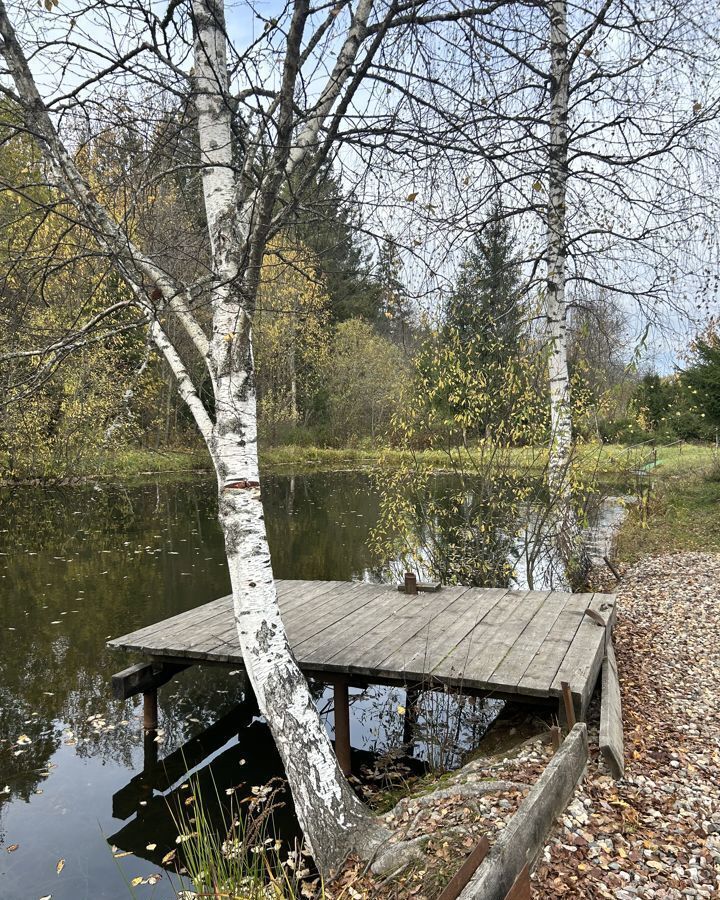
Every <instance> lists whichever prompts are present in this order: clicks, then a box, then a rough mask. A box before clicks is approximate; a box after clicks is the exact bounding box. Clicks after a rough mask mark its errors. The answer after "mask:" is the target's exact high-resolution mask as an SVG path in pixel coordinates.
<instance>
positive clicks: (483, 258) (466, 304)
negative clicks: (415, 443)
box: [439, 203, 524, 433]
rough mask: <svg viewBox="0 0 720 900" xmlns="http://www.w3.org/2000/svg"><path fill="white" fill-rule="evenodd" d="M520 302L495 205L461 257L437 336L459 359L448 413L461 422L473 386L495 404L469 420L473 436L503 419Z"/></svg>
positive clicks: (509, 245)
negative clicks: (460, 376) (459, 376)
mask: <svg viewBox="0 0 720 900" xmlns="http://www.w3.org/2000/svg"><path fill="white" fill-rule="evenodd" d="M520 301H521V292H520V266H519V263H518V261H517V257H516V254H515V246H514V238H513V234H512V230H511V227H510V225H509V224H508V222H507V221H506V220H505V219H504V217H503V215H502V206H501V204H500V203H497V204H496V205H495V207H494V208H493V210H492V212H491V215H490V217H489V218H488V220H487V221H486V223H485V225H484V226H483V228H482V229H481V230H480V232H479V233H478V234H477V235H476V236H475V238H474V239H473V242H472V244H471V246H470V247H469V248H468V249H467V251H466V252H465V255H464V257H463V259H462V262H461V266H460V272H459V275H458V279H457V283H456V285H455V289H454V290H453V292H452V294H451V295H450V297H449V298H448V301H447V303H446V305H445V310H444V323H443V328H442V330H441V332H440V335H439V340H440V344H441V346H443V347H444V348H445V351H446V352H450V353H452V354H453V355H455V356H458V357H459V360H458V361H459V363H460V366H461V368H462V370H463V371H464V372H465V374H466V380H465V384H466V390H459V389H458V388H457V386H455V387H454V388H453V389H452V390H448V393H447V397H446V400H445V403H446V405H447V409H448V413H449V414H450V415H451V416H454V417H456V418H457V417H458V416H460V417H461V418H462V417H463V416H464V410H465V408H466V406H467V404H468V402H469V400H470V395H474V393H475V391H476V389H477V385H478V383H481V386H482V390H483V392H484V395H485V396H487V397H494V398H495V401H494V402H493V403H492V404H491V405H490V406H488V409H487V415H486V416H485V417H483V421H478V420H477V417H475V418H474V421H473V424H474V426H475V427H473V428H472V430H473V431H475V430H476V431H477V432H478V433H486V432H487V430H488V428H490V427H492V426H495V425H497V424H498V423H499V422H501V421H502V420H503V417H504V415H505V412H504V403H503V402H501V401H502V395H503V391H504V387H503V385H505V383H506V372H507V370H508V369H509V367H510V365H511V363H512V361H513V360H514V359H515V358H516V357H517V354H518V353H519V352H520V350H519V346H520V344H521V339H522V337H523V331H524V313H523V309H522V306H521V302H520Z"/></svg>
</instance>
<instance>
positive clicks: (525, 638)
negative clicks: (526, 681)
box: [490, 591, 568, 693]
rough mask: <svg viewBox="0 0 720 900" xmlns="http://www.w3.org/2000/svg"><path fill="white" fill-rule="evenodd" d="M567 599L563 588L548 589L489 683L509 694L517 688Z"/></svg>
mask: <svg viewBox="0 0 720 900" xmlns="http://www.w3.org/2000/svg"><path fill="white" fill-rule="evenodd" d="M567 601H568V594H567V593H565V592H564V591H562V592H561V591H552V592H551V593H550V594H549V595H548V597H547V599H546V600H545V602H544V603H543V604H542V606H541V607H540V609H538V610H537V611H536V612H535V615H534V616H533V617H532V619H531V620H530V622H529V623H528V625H527V628H525V630H524V631H523V632H522V634H521V635H520V636H519V637H518V639H517V640H516V641H515V643H514V644H513V645H512V647H511V648H510V650H509V651H508V653H507V655H506V656H505V658H504V659H503V660H502V661H501V662H500V663H499V664H498V666H497V667H496V669H495V671H494V672H493V673H492V675H491V676H490V681H491V682H497V683H500V684H502V685H505V687H506V690H508V691H509V692H511V693H513V692H516V691H517V686H518V683H519V682H520V680H521V679H522V677H523V675H524V674H525V672H527V670H528V667H529V666H530V663H531V661H532V659H533V657H534V656H535V654H536V653H537V652H538V650H539V649H540V648H541V647H542V645H543V642H544V640H545V638H546V637H547V636H548V634H549V632H550V630H551V629H552V627H553V626H554V625H555V622H556V621H557V619H558V616H559V615H560V613H561V612H562V610H563V608H564V607H565V604H566V603H567Z"/></svg>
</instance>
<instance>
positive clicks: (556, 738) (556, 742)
mask: <svg viewBox="0 0 720 900" xmlns="http://www.w3.org/2000/svg"><path fill="white" fill-rule="evenodd" d="M550 737H551V738H552V745H553V751H554V752H555V753H557V751H558V750H559V749H560V747H561V746H562V732H561V731H560V726H559V725H553V726H552V727H551V728H550Z"/></svg>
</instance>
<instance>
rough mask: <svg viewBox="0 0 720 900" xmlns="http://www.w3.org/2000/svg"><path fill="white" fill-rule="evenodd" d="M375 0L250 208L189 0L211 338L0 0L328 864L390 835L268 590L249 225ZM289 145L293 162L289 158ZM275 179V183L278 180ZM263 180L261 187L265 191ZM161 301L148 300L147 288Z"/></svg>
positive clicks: (299, 16) (212, 4)
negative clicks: (102, 172)
mask: <svg viewBox="0 0 720 900" xmlns="http://www.w3.org/2000/svg"><path fill="white" fill-rule="evenodd" d="M308 8H309V7H308V4H307V0H296V6H295V16H294V17H293V26H294V25H295V23H296V22H297V23H299V24H298V28H299V29H300V30H299V32H296V34H295V42H294V44H293V45H292V53H291V45H290V41H289V42H288V58H289V60H290V67H289V69H288V70H287V74H288V79H287V81H288V89H287V92H286V94H287V95H286V96H285V103H284V110H285V112H284V115H285V116H286V118H287V115H288V114H289V113H288V110H291V109H292V102H293V90H294V78H293V71H292V65H293V63H296V62H297V54H298V47H299V43H300V37H301V34H302V27H303V21H304V16H305V15H306V14H307V10H308ZM371 9H372V0H360V2H359V4H358V7H357V9H356V11H355V15H354V17H353V21H352V23H351V26H350V28H349V30H348V34H347V35H346V38H345V41H344V42H343V45H342V47H341V49H340V52H339V54H338V58H337V61H336V64H335V66H334V68H333V71H332V73H331V77H330V78H329V81H328V86H327V87H326V89H325V90H324V91H323V92H322V95H321V102H320V104H319V105H318V106H316V107H315V109H314V114H313V116H312V117H311V119H310V121H309V123H308V124H307V125H306V127H305V129H304V131H303V132H302V133H301V134H300V136H299V137H298V139H297V141H296V142H295V146H294V147H293V148H292V151H291V152H290V149H289V142H290V140H291V135H292V123H291V121H286V122H285V124H284V134H285V137H284V140H285V141H286V142H287V145H282V143H281V145H280V147H279V154H278V157H277V167H276V170H275V171H274V173H273V178H272V179H271V183H270V186H269V187H268V188H267V190H266V191H265V192H262V191H261V189H258V190H256V191H253V193H252V195H251V197H250V199H248V200H247V201H246V202H245V204H244V205H241V203H240V196H239V195H240V191H239V189H238V183H237V177H236V172H235V169H234V168H233V163H234V160H233V152H232V133H231V127H230V126H231V121H230V115H231V113H230V110H231V108H232V102H231V99H230V97H229V95H228V83H227V81H228V76H227V53H226V40H225V19H224V8H223V2H222V0H193V14H194V18H195V23H194V24H195V28H196V44H195V79H196V103H197V113H198V134H199V143H200V150H201V155H202V161H203V163H204V164H205V165H204V168H203V192H204V198H205V207H206V213H207V220H208V229H209V237H210V243H211V254H212V269H213V277H214V280H213V284H212V288H211V290H210V299H211V303H212V310H213V334H212V338H211V340H210V341H208V339H207V337H206V335H205V334H204V332H203V330H202V329H201V328H200V326H199V324H198V323H197V321H196V320H195V318H194V316H193V314H192V311H191V310H190V308H189V304H188V298H189V295H187V296H185V294H184V293H183V291H182V289H178V287H177V286H176V285H175V284H173V283H172V282H171V281H170V279H168V278H167V276H166V275H165V273H164V272H163V271H162V269H161V268H159V267H158V266H156V265H155V264H154V263H153V261H152V260H151V259H149V258H147V257H145V256H144V255H143V254H142V253H141V252H140V250H139V249H138V248H137V247H136V246H134V245H133V244H132V243H131V242H130V241H129V239H128V238H127V236H126V235H125V234H124V233H123V232H122V230H121V228H120V226H119V225H118V224H117V223H116V222H115V221H114V220H113V219H112V217H111V216H110V215H109V213H108V212H107V210H106V209H105V208H104V207H103V206H102V205H101V204H100V203H99V202H98V201H97V199H96V198H95V196H94V195H93V193H92V191H91V190H90V188H89V186H88V184H87V183H86V181H85V180H84V179H83V178H82V176H81V174H80V173H79V171H78V169H77V167H76V166H75V163H74V160H73V159H72V156H71V155H70V154H69V153H68V151H67V149H66V148H65V146H64V145H63V143H62V141H61V140H60V137H59V135H58V133H57V131H56V129H55V127H54V125H53V123H52V121H51V119H50V116H49V115H48V112H47V108H46V106H45V105H44V103H43V101H42V98H41V97H40V94H39V92H38V90H37V86H36V84H35V81H34V79H33V76H32V72H31V70H30V67H29V65H28V63H27V60H26V58H25V56H24V54H23V51H22V48H21V47H20V45H19V43H18V41H17V38H16V35H15V31H14V29H13V27H12V24H11V22H10V20H9V18H8V16H7V13H6V10H5V7H4V4H3V0H0V52H1V53H2V55H3V57H4V59H5V61H6V63H7V66H8V70H9V72H10V74H11V76H12V78H13V81H14V83H15V86H16V89H17V91H18V94H19V96H20V97H21V99H22V103H23V107H24V111H25V115H26V119H27V123H28V130H29V132H30V133H33V134H34V135H35V137H36V139H37V141H38V144H39V145H40V147H41V149H42V152H43V154H44V155H45V158H46V160H47V161H48V163H49V165H50V166H51V168H52V170H53V173H54V175H55V178H56V183H57V186H58V187H59V188H61V189H62V190H63V191H64V192H65V193H66V195H67V196H68V197H69V198H70V199H71V200H72V201H73V202H74V203H75V204H76V206H77V207H78V209H79V210H80V211H81V212H82V214H83V216H84V217H85V219H86V221H87V223H88V224H89V225H90V227H92V228H93V229H94V233H95V234H96V236H97V237H98V239H99V240H101V241H103V242H104V243H105V244H106V246H107V247H108V248H109V250H110V252H111V254H112V256H113V257H114V258H115V260H116V265H117V266H118V269H119V270H120V272H121V274H122V275H123V277H124V279H125V281H126V282H127V284H128V285H129V286H130V288H131V289H132V290H133V292H134V294H135V296H136V298H137V302H138V304H139V306H140V307H141V308H142V309H143V310H144V311H145V312H146V313H147V315H148V320H149V323H150V331H151V336H152V338H153V341H154V342H155V344H156V346H157V347H158V349H159V350H160V352H161V353H162V354H163V356H164V357H165V359H166V361H167V362H168V364H169V366H170V368H171V370H172V371H173V374H174V376H175V379H176V381H177V384H178V390H179V392H180V395H181V397H182V398H183V400H184V401H185V403H186V404H187V405H188V408H189V409H190V411H191V412H192V414H193V417H194V419H195V422H196V424H197V426H198V428H199V430H200V432H201V433H202V436H203V438H204V439H205V441H206V443H207V445H208V448H209V451H210V454H211V456H212V458H213V462H214V464H215V468H216V471H217V476H218V483H219V518H220V523H221V525H222V528H223V532H224V535H225V543H226V548H227V557H228V567H229V571H230V578H231V583H232V589H233V598H234V612H235V619H236V623H237V630H238V637H239V641H240V646H241V648H242V651H243V656H244V659H245V664H246V667H247V671H248V675H249V677H250V681H251V683H252V686H253V688H254V690H255V693H256V695H257V700H258V704H259V707H260V709H261V711H262V712H263V714H264V715H265V717H266V719H267V721H268V724H269V726H270V728H271V730H272V732H273V736H274V738H275V741H276V743H277V746H278V749H279V752H280V755H281V757H282V760H283V763H284V765H285V771H286V773H287V778H288V781H289V784H290V788H291V790H292V793H293V797H294V800H295V806H296V810H297V814H298V818H299V821H300V825H301V827H302V829H303V831H304V833H305V836H306V838H307V840H308V843H309V845H310V849H311V851H312V853H313V855H314V857H315V860H316V862H317V864H318V866H319V867H320V869H321V870H322V871H329V870H331V869H332V868H334V867H336V866H337V865H339V864H340V863H341V862H342V861H343V860H344V858H345V856H346V855H347V854H348V853H349V852H350V851H357V852H358V853H360V854H361V855H364V856H369V855H370V854H371V853H372V851H373V850H374V849H375V848H376V847H377V846H378V844H379V842H380V841H381V840H383V839H384V838H385V837H386V835H387V832H386V831H385V830H384V829H382V828H380V826H379V825H377V824H376V823H375V820H374V818H373V817H372V816H371V815H370V814H369V812H368V811H367V810H366V808H365V807H364V806H363V804H362V803H361V802H360V800H359V799H358V798H357V797H356V796H355V794H354V793H353V791H352V790H351V789H350V786H349V785H348V783H347V781H346V780H345V778H344V776H343V775H342V772H341V770H340V767H339V766H338V764H337V760H336V758H335V754H334V752H333V749H332V745H331V743H330V740H329V738H328V735H327V732H326V731H325V728H324V726H323V724H322V722H321V721H320V717H319V716H318V714H317V710H316V709H315V705H314V703H313V699H312V696H311V694H310V691H309V689H308V685H307V682H306V681H305V679H304V677H303V675H302V673H301V672H300V670H299V669H298V667H297V664H296V662H295V659H294V657H293V655H292V651H291V649H290V646H289V643H288V640H287V636H286V633H285V629H284V627H283V624H282V621H281V619H280V611H279V607H278V602H277V595H276V591H275V583H274V579H273V572H272V565H271V561H270V553H269V549H268V544H267V537H266V531H265V523H264V518H263V509H262V503H261V498H260V490H259V487H260V485H259V480H260V479H259V470H258V455H257V417H256V393H255V377H254V364H253V353H252V327H251V326H252V313H253V305H254V292H255V290H256V283H257V272H256V271H255V270H254V269H253V267H252V263H253V261H255V262H257V264H259V263H260V262H261V260H262V252H263V246H262V242H263V241H264V237H263V234H264V229H263V227H262V225H263V223H262V221H261V222H260V227H259V228H254V227H253V225H254V222H253V217H256V216H257V214H258V213H257V210H258V209H259V210H261V212H262V211H263V210H264V212H265V214H266V215H268V216H269V215H270V214H271V213H272V206H273V201H274V196H275V195H274V194H273V189H275V190H276V189H277V184H278V183H279V179H280V177H281V176H282V172H283V167H285V172H286V174H287V171H288V170H289V169H291V168H292V166H293V165H296V164H297V163H298V161H299V160H300V158H301V157H302V154H303V153H304V152H306V151H307V149H308V148H309V147H310V146H311V145H312V143H313V141H314V140H315V139H316V138H317V134H318V132H319V129H320V127H321V124H322V119H323V116H324V115H325V114H326V113H327V111H328V110H329V109H330V108H331V107H332V104H333V103H334V101H335V100H336V99H337V97H338V96H339V95H340V92H341V89H342V86H343V84H344V82H345V81H346V79H347V78H348V77H349V75H350V73H351V72H352V63H353V60H354V58H355V57H354V54H355V53H356V52H357V49H358V47H359V44H360V42H361V40H362V37H363V35H364V33H365V27H366V23H367V17H368V15H369V13H370V11H371ZM285 146H287V150H288V158H289V162H283V159H282V157H283V152H284V149H285ZM273 185H274V186H275V187H274V188H273ZM261 187H262V185H261ZM155 294H157V295H158V300H159V303H160V306H159V307H157V308H156V307H155V305H154V302H153V300H151V298H152V297H154V295H155ZM167 310H169V311H170V312H171V313H173V314H174V315H175V317H176V318H177V320H178V321H179V322H181V323H182V325H183V326H184V328H185V331H186V333H187V334H188V336H189V337H190V339H191V341H192V342H193V344H194V346H195V348H196V350H197V351H198V353H199V354H200V355H201V356H202V357H203V358H204V360H205V362H206V364H207V368H208V370H209V372H210V376H211V378H212V383H213V390H214V394H215V411H216V413H215V421H214V422H213V420H212V419H211V418H210V416H209V414H208V412H207V410H206V409H205V406H204V404H203V403H202V401H201V399H200V396H199V394H198V391H197V389H196V387H195V385H194V383H193V381H192V378H191V377H190V375H189V373H188V371H187V369H186V367H185V365H184V364H183V361H182V359H181V358H180V356H179V354H178V353H177V350H176V348H175V346H174V345H173V343H172V342H171V341H170V340H169V339H168V337H167V334H166V333H165V331H164V330H163V328H162V327H161V325H160V321H159V319H158V316H159V315H160V314H161V313H163V312H165V311H167Z"/></svg>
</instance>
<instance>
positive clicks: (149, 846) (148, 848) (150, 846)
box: [145, 844, 157, 850]
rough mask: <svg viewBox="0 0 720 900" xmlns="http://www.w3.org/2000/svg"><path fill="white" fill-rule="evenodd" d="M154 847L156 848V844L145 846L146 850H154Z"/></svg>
mask: <svg viewBox="0 0 720 900" xmlns="http://www.w3.org/2000/svg"><path fill="white" fill-rule="evenodd" d="M156 847H157V844H146V845H145V849H146V850H154V849H155V848H156Z"/></svg>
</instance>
